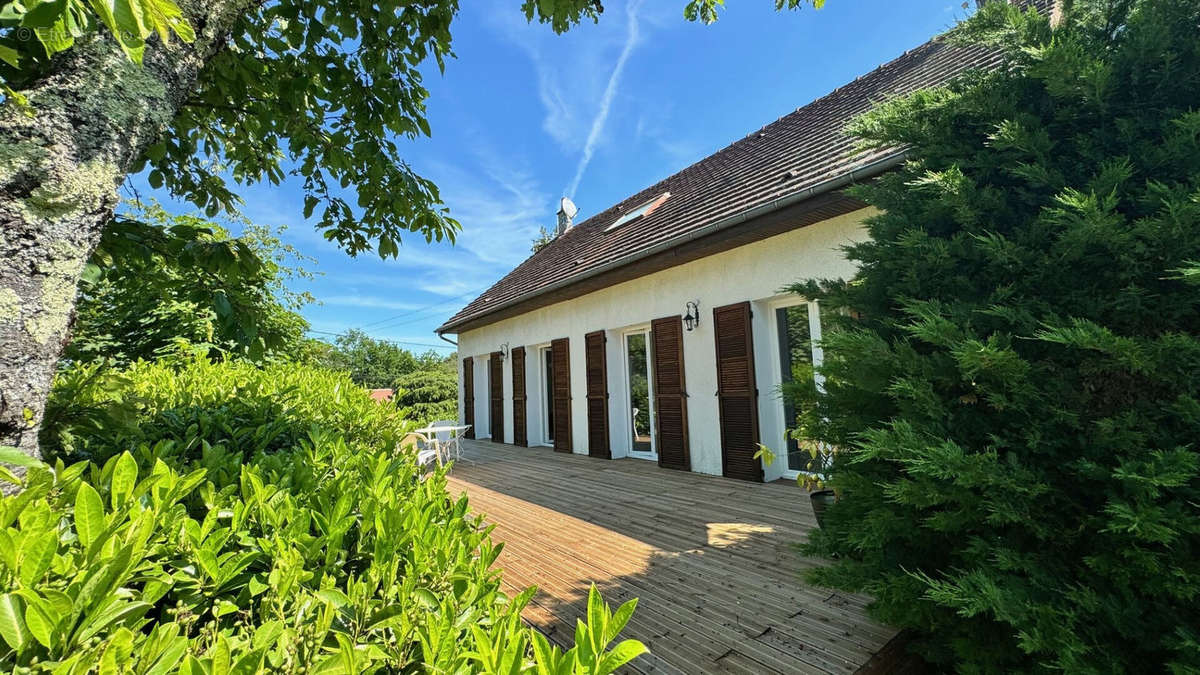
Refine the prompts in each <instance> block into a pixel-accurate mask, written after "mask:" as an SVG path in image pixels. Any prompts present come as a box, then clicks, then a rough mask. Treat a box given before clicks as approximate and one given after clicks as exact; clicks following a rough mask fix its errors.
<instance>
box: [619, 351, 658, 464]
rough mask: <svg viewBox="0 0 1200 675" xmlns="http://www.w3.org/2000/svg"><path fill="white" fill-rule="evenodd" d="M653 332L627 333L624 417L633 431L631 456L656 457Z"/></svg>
mask: <svg viewBox="0 0 1200 675" xmlns="http://www.w3.org/2000/svg"><path fill="white" fill-rule="evenodd" d="M649 338H650V332H649V331H639V332H636V333H627V334H626V335H625V373H626V375H627V381H626V383H627V384H628V385H629V386H628V388H627V391H628V395H629V398H628V402H627V406H626V407H627V412H628V414H627V415H626V417H625V419H626V421H627V424H628V425H629V428H628V429H627V433H628V434H629V435H630V436H629V437H630V439H631V443H632V445H630V450H631V452H630V456H631V457H637V458H640V459H657V458H658V453H657V452H656V448H655V447H654V409H653V406H654V403H653V402H654V395H653V392H652V391H651V387H652V386H653V385H652V384H651V378H650V368H651V366H650V339H649Z"/></svg>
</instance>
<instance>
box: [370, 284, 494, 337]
mask: <svg viewBox="0 0 1200 675" xmlns="http://www.w3.org/2000/svg"><path fill="white" fill-rule="evenodd" d="M483 290H484V289H482V288H481V289H478V290H474V291H467V292H466V293H463V294H462V295H456V296H454V297H453V298H445V299H442V300H438V301H437V302H435V303H433V304H432V305H426V306H425V307H418V308H417V309H413V310H409V311H407V312H404V313H402V314H397V315H395V316H389V317H387V318H386V319H379V320H378V321H372V322H371V323H365V324H363V325H361V326H359V328H360V329H362V328H369V327H371V326H378V325H379V324H383V323H388V322H389V321H394V320H396V319H403V318H405V317H409V316H413V315H415V314H421V313H422V312H425V311H427V310H430V309H434V308H438V307H441V306H442V305H445V304H449V303H451V302H454V301H456V300H461V299H462V298H465V297H467V296H470V295H476V294H478V293H481V292H482V291H483ZM423 318H429V317H423ZM409 323H413V322H411V321H410V322H409ZM397 325H403V324H397Z"/></svg>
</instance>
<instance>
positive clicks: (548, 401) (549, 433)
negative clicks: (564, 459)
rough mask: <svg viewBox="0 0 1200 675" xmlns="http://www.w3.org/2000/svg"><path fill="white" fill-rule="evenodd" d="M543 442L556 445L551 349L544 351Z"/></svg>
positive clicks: (552, 355)
mask: <svg viewBox="0 0 1200 675" xmlns="http://www.w3.org/2000/svg"><path fill="white" fill-rule="evenodd" d="M541 352H542V383H543V385H542V442H543V443H545V444H546V445H552V444H553V443H554V354H553V352H551V351H550V348H549V347H543V348H542V350H541Z"/></svg>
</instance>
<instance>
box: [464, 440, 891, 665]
mask: <svg viewBox="0 0 1200 675" xmlns="http://www.w3.org/2000/svg"><path fill="white" fill-rule="evenodd" d="M450 489H451V490H452V491H465V492H467V493H468V495H469V497H470V500H471V505H472V509H473V510H474V511H475V512H477V513H479V514H481V515H483V516H484V517H485V518H486V520H487V521H488V522H489V523H492V524H494V525H495V528H496V529H495V531H494V533H493V537H494V538H495V539H496V540H498V541H503V542H505V549H504V552H503V553H502V554H501V556H500V559H499V562H498V564H499V566H500V567H501V568H503V570H504V583H505V586H506V587H507V590H508V591H509V592H510V593H516V592H518V591H519V590H520V589H522V588H525V587H528V586H537V587H538V589H539V591H538V594H537V595H536V596H535V598H534V601H533V603H531V605H530V607H529V608H528V609H527V610H526V612H525V618H526V619H527V620H528V621H529V622H530V623H532V624H534V625H536V626H538V627H539V628H540V629H542V630H543V631H545V632H546V633H547V634H548V635H550V636H551V638H552V639H556V640H557V641H559V642H567V641H569V640H570V639H571V638H572V636H573V635H574V630H575V620H576V618H577V617H583V616H584V614H585V610H586V600H587V593H588V588H589V587H590V585H591V584H592V583H595V584H596V585H597V587H598V588H599V589H600V591H601V592H602V593H603V594H604V597H605V598H606V599H607V600H608V601H609V602H610V603H611V604H613V605H614V606H615V605H617V604H619V603H621V602H624V601H626V600H628V599H630V598H634V597H636V598H639V604H638V609H637V612H636V613H635V615H634V618H633V620H632V621H631V622H630V624H629V626H628V627H627V628H626V629H625V631H624V633H623V637H634V638H637V639H640V640H641V641H642V642H644V643H646V645H647V646H648V647H649V648H650V650H651V655H649V656H645V657H642V658H640V659H638V660H637V661H635V662H634V664H633V665H634V666H635V667H634V670H636V671H639V672H647V673H706V672H734V673H855V672H866V671H868V670H870V671H874V672H888V671H889V668H888V667H886V666H885V667H884V669H883V670H879V669H878V668H879V666H880V665H882V664H880V663H879V661H880V660H881V659H880V657H882V656H883V654H880V652H881V650H882V651H884V652H885V653H887V652H892V651H894V649H895V643H893V645H892V646H891V647H890V648H889V649H887V650H884V647H885V645H887V644H888V642H889V640H891V639H892V638H893V637H894V636H895V634H896V631H895V630H893V629H891V628H889V627H886V626H882V625H880V624H878V623H875V622H874V621H872V620H871V619H869V618H867V616H866V613H865V611H864V606H865V604H866V602H867V600H868V599H867V598H865V597H862V596H857V595H848V594H845V593H840V592H836V591H830V590H829V589H822V588H816V587H812V586H808V585H806V584H805V583H804V582H803V581H802V580H801V578H800V574H801V572H802V571H803V570H804V569H805V568H807V567H811V566H813V565H816V564H819V563H818V562H817V561H814V560H811V559H806V558H803V557H801V556H800V555H799V554H797V553H796V552H795V549H794V545H795V544H796V543H797V542H799V541H802V540H803V539H804V538H805V536H806V534H807V532H808V531H809V530H810V529H812V528H814V527H816V521H815V520H814V518H813V515H812V509H811V507H810V506H809V501H808V499H807V496H806V493H805V492H804V491H802V490H801V489H799V488H797V487H795V486H794V485H790V484H780V483H773V484H756V483H746V482H741V481H734V480H729V479H725V478H720V477H713V476H705V475H700V474H694V473H686V472H679V471H670V470H666V469H660V468H658V467H657V466H656V465H654V464H652V463H650V462H645V461H641V460H636V459H621V460H612V461H607V460H601V459H592V458H589V457H585V456H581V455H569V454H559V453H555V452H553V451H552V450H550V449H549V448H520V447H515V446H509V445H502V444H499V443H491V442H488V441H469V442H466V447H465V452H464V459H463V460H462V461H460V462H459V463H458V464H457V465H455V466H454V468H453V470H452V472H451V476H450ZM877 654H879V656H876V655H877ZM873 657H874V658H873ZM887 660H888V661H890V660H891V659H890V658H889V659H887ZM868 662H871V663H870V666H868V667H867V668H865V669H864V668H863V667H864V665H867V664H868Z"/></svg>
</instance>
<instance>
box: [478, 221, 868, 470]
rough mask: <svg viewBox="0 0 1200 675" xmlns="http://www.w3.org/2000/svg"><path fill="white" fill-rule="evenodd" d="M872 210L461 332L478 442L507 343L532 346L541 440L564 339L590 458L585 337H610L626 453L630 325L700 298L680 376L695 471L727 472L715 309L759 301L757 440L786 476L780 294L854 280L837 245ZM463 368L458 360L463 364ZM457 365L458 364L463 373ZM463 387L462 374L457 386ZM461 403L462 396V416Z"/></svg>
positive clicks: (576, 426) (508, 411)
mask: <svg viewBox="0 0 1200 675" xmlns="http://www.w3.org/2000/svg"><path fill="white" fill-rule="evenodd" d="M870 213H871V210H869V209H862V210H860V211H856V212H853V213H849V214H845V215H843V216H839V217H837V218H832V219H829V220H825V221H821V222H819V223H816V224H813V225H809V226H807V227H803V228H800V229H797V230H793V231H791V232H787V233H784V234H781V235H777V236H774V237H770V238H767V239H763V240H761V241H758V242H755V243H752V244H748V245H745V246H741V247H739V248H736V249H733V250H730V251H726V252H724V253H719V254H717V255H713V256H709V257H707V258H703V259H700V260H696V261H693V262H690V263H687V264H684V265H680V266H677V267H673V268H670V269H667V270H663V271H661V272H657V273H655V274H652V275H649V276H645V277H641V278H638V279H634V280H632V281H627V282H624V283H621V284H618V285H615V286H612V287H609V288H605V289H602V290H599V291H595V292H592V293H589V294H587V295H584V296H581V297H578V298H575V299H572V300H567V301H564V302H560V303H557V304H554V305H550V306H548V307H544V308H541V309H537V310H534V311H532V312H529V313H527V314H523V315H521V316H517V317H513V318H510V319H506V320H504V321H500V322H497V323H494V324H491V325H488V326H484V327H482V328H478V329H475V330H471V331H468V332H465V333H462V334H461V335H459V337H458V343H459V355H460V357H465V356H471V357H473V358H474V363H475V387H476V393H475V424H476V429H477V433H476V436H477V437H479V438H483V437H487V436H488V429H489V426H488V408H489V402H488V358H489V357H488V355H489V354H490V353H491V352H494V351H496V350H498V349H499V348H500V345H502V344H504V343H507V344H508V345H509V348H510V349H511V348H512V347H517V346H521V345H524V346H525V347H526V350H527V352H526V369H527V371H526V383H527V391H528V404H527V408H528V412H529V417H528V421H527V427H528V430H529V443H530V445H535V444H539V443H541V442H542V440H543V439H542V419H541V416H542V410H543V407H544V406H543V401H542V394H543V388H544V383H543V382H542V375H541V372H542V371H541V369H540V367H539V366H540V361H539V357H540V351H539V347H541V346H546V345H548V344H549V342H550V340H552V339H555V338H560V337H567V338H570V341H571V344H570V359H571V430H572V448H573V450H574V452H575V453H578V454H587V451H588V447H587V445H588V443H587V412H586V409H585V402H586V400H587V392H586V383H585V379H584V373H585V372H586V371H585V368H584V349H583V346H584V338H583V336H584V335H585V334H586V333H590V332H592V331H595V330H605V331H606V335H607V336H608V343H607V349H608V380H609V392H610V396H609V421H610V436H611V446H612V453H613V457H614V458H617V457H624V456H626V455H627V454H628V451H629V446H630V444H631V441H630V439H629V438H628V437H627V435H626V434H625V433H624V430H625V429H627V428H628V427H627V425H628V422H627V420H628V415H629V413H628V411H627V410H626V409H625V408H626V402H627V398H628V393H627V392H626V382H625V375H624V372H625V371H624V349H623V344H622V340H623V338H622V333H623V331H624V330H626V329H627V328H630V327H633V326H639V325H642V324H648V323H649V322H650V321H651V320H652V319H656V318H659V317H664V316H670V315H673V314H674V315H680V314H683V312H684V303H686V302H687V301H689V300H699V302H700V317H701V322H700V325H699V326H698V327H696V329H695V330H693V331H691V332H686V331H685V332H684V339H683V349H684V377H685V381H686V387H687V392H688V432H689V434H688V435H689V441H690V451H691V462H692V470H693V471H697V472H700V473H709V474H720V473H721V447H720V422H719V419H718V415H717V399H716V390H717V384H716V376H717V373H716V357H715V346H714V343H713V332H712V310H713V308H714V307H720V306H722V305H728V304H732V303H736V302H744V301H747V300H749V301H751V302H752V303H753V305H752V307H753V313H754V315H753V319H752V330H753V333H754V350H755V364H756V368H755V370H756V376H757V379H758V389H759V424H760V436H761V440H762V442H763V443H764V444H766V445H767V446H769V447H771V448H772V449H773V450H775V451H776V452H777V453H778V454H779V458H778V459H777V461H776V462H775V464H774V465H772V466H769V467H766V472H765V478H766V479H767V480H774V479H776V478H779V477H781V476H783V475H784V474H785V472H786V468H787V464H786V458H785V457H784V456H783V454H784V453H783V447H781V445H782V443H783V434H784V428H783V412H782V404H781V402H780V400H779V395H778V391H777V387H778V382H779V379H778V378H779V376H780V375H779V365H778V357H777V355H778V344H777V340H776V338H775V335H774V323H773V319H772V316H771V315H772V313H773V312H772V311H771V310H772V308H773V306H774V305H773V303H777V302H778V301H779V300H780V299H781V297H783V296H781V294H780V292H779V290H780V289H781V288H782V287H784V286H786V285H788V284H790V283H793V282H795V281H798V280H801V279H806V278H838V277H842V278H848V277H849V276H851V275H852V274H853V273H854V266H853V264H852V263H851V262H850V261H848V260H846V259H845V257H844V256H843V255H842V253H841V251H840V247H842V246H845V245H846V244H849V243H852V242H856V241H862V240H863V239H865V238H866V231H865V229H864V228H863V226H862V221H863V219H864V218H865V217H866V216H868V215H870ZM460 364H461V361H460ZM460 367H461V366H460ZM503 371H504V397H505V402H504V415H505V429H504V434H505V438H504V441H505V442H508V443H511V442H512V440H513V429H512V423H511V419H512V370H511V364H510V363H509V362H507V361H506V362H505V363H504V368H503ZM459 381H460V382H461V381H462V379H461V373H460V379H459ZM462 405H463V398H462V395H461V392H460V396H459V419H462Z"/></svg>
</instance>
